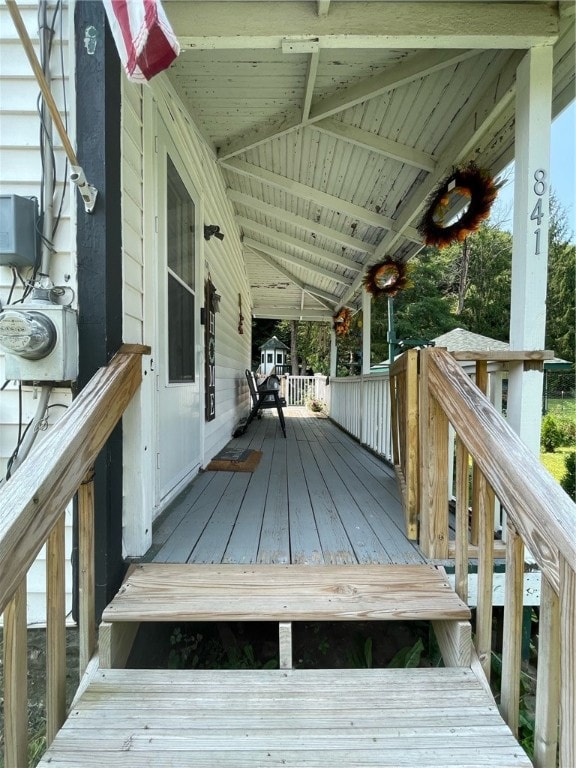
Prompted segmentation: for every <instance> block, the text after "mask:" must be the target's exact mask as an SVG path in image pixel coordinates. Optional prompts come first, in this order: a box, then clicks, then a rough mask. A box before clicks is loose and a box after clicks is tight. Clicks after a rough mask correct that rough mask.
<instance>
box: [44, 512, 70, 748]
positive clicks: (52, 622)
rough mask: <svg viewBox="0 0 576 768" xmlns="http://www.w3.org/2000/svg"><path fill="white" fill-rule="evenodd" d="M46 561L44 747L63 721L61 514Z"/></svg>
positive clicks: (63, 605) (63, 644) (63, 532)
mask: <svg viewBox="0 0 576 768" xmlns="http://www.w3.org/2000/svg"><path fill="white" fill-rule="evenodd" d="M46 552H47V559H46V576H47V578H46V597H47V606H46V608H47V610H46V617H47V620H46V745H47V746H49V745H50V744H51V743H52V741H53V740H54V737H55V736H56V734H57V733H58V730H59V729H60V727H61V726H62V725H63V723H64V720H65V719H66V578H65V572H64V563H65V518H64V513H62V514H61V515H60V518H59V520H58V522H57V523H56V525H55V526H54V528H53V529H52V532H51V533H50V536H49V537H48V545H47V550H46Z"/></svg>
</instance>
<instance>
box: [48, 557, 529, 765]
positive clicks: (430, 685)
mask: <svg viewBox="0 0 576 768" xmlns="http://www.w3.org/2000/svg"><path fill="white" fill-rule="evenodd" d="M469 618H470V611H469V609H468V607H467V606H466V605H465V604H464V603H462V602H461V600H460V599H459V598H458V596H457V595H456V594H455V593H454V591H453V590H452V588H451V587H450V585H449V583H448V581H447V580H446V577H445V574H444V572H443V571H442V570H441V569H437V568H435V567H433V566H431V565H377V566H373V565H358V566H298V565H287V566H282V565H250V566H241V565H175V564H169V565H166V564H154V563H150V564H144V565H138V566H134V567H132V568H131V570H130V571H129V573H128V575H127V578H126V580H125V582H124V584H123V586H122V588H121V589H120V591H119V593H118V595H117V596H116V597H115V598H114V600H113V601H112V602H111V604H110V605H109V606H108V607H107V608H106V610H105V612H104V615H103V622H102V625H101V628H100V650H99V653H100V657H99V667H98V668H97V669H96V670H95V671H94V672H93V674H92V675H91V679H90V680H89V682H87V684H86V686H85V688H84V690H83V693H82V694H81V695H80V696H79V697H78V698H77V700H76V702H75V703H74V705H73V707H72V709H71V711H70V714H69V717H68V720H67V721H66V723H65V724H64V726H63V728H62V729H61V730H60V732H59V733H58V734H57V736H56V738H55V740H54V742H53V743H52V745H51V746H50V747H49V749H48V750H47V752H46V754H45V756H44V757H43V759H42V761H41V762H40V766H43V767H44V768H48V767H50V768H60V767H62V768H63V767H64V766H66V767H67V768H71V767H72V766H84V767H89V766H99V767H101V766H106V767H107V768H108V766H110V767H111V768H112V767H113V766H122V767H123V768H130V767H132V766H134V768H136V767H137V768H142V766H174V767H176V766H178V767H180V766H190V767H194V768H199V767H200V766H202V767H205V768H216V767H219V766H222V767H225V766H234V768H245V767H246V768H247V767H248V766H251V767H253V766H289V767H292V768H295V767H296V766H299V767H303V766H306V768H312V767H316V768H321V767H322V768H328V766H329V767H330V768H334V766H343V767H344V768H359V767H360V766H413V767H414V768H416V767H417V768H426V766H430V767H432V766H437V767H438V768H440V766H441V767H442V768H447V767H448V766H454V768H456V766H457V767H458V768H464V767H471V766H478V767H479V766H498V768H505V767H506V766H530V765H531V763H530V761H529V759H528V758H527V756H526V754H525V753H524V752H523V750H522V749H521V747H520V746H519V744H518V742H517V741H516V739H515V738H514V736H513V735H512V733H511V732H510V730H509V728H508V727H507V726H506V724H505V723H504V721H503V720H502V718H501V717H500V714H499V712H498V709H497V706H496V704H495V702H494V699H493V698H492V696H491V694H490V691H489V688H488V687H487V683H486V680H485V679H483V677H482V674H481V672H479V671H478V667H479V665H478V664H475V663H474V661H473V659H474V654H473V651H472V644H471V631H470V623H469ZM410 619H419V620H422V619H424V620H430V621H432V622H433V625H434V629H435V632H436V636H437V638H438V642H439V645H440V648H441V651H442V654H443V658H444V662H445V665H446V666H445V667H444V668H426V669H315V670H304V669H301V670H300V669H292V632H291V629H292V622H293V621H323V620H325V621H354V620H362V621H369V620H378V621H383V620H404V621H405V620H410ZM147 621H155V622H156V621H171V622H173V621H177V622H178V621H181V622H186V621H203V622H204V621H271V622H278V625H279V648H280V669H277V670H158V669H155V670H141V669H124V668H123V667H124V665H125V662H126V660H127V658H128V654H129V652H130V648H131V646H132V643H133V639H134V637H135V634H136V631H137V629H138V626H139V624H140V623H141V622H147Z"/></svg>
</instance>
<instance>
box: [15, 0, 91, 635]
mask: <svg viewBox="0 0 576 768" xmlns="http://www.w3.org/2000/svg"><path fill="white" fill-rule="evenodd" d="M18 7H19V10H20V13H21V15H22V18H23V20H24V23H25V25H26V28H27V30H28V34H29V35H30V37H31V39H32V42H33V44H34V48H35V50H36V52H37V54H39V50H38V32H37V30H38V19H37V11H38V7H37V4H35V3H28V4H25V3H19V4H18ZM53 12H54V6H53V5H51V6H50V8H49V18H51V17H52V14H53ZM56 26H57V29H58V30H59V29H60V24H59V22H58V23H57V25H56ZM62 30H63V34H64V36H66V35H67V34H68V13H67V10H66V8H65V9H64V17H63V19H62ZM61 51H62V54H63V62H64V77H62V72H61V63H60V62H61V58H60V52H61ZM71 53H72V51H69V46H68V41H67V40H63V41H62V45H61V44H60V40H59V34H57V35H56V37H55V39H54V48H53V53H52V59H51V62H52V67H51V69H52V77H53V85H52V87H53V93H54V97H55V100H56V104H57V105H58V107H59V109H60V113H61V115H63V116H64V114H63V104H64V101H63V92H64V88H66V92H67V103H68V105H71V104H72V103H73V97H72V94H71V92H70V88H71V86H70V82H69V79H68V72H69V71H71V63H70V58H69V55H70V54H71ZM38 93H39V88H38V85H37V83H36V80H35V78H34V75H33V73H32V70H31V67H30V64H29V62H28V59H27V58H26V54H25V52H24V49H23V47H22V44H21V42H20V40H19V38H18V36H17V33H16V29H15V27H14V24H13V22H12V19H11V17H10V15H9V13H8V10H7V8H6V6H5V4H4V2H2V1H1V0H0V194H2V195H5V194H16V195H20V196H22V197H32V196H33V197H36V198H38V199H40V193H41V189H40V183H41V173H42V168H41V161H40V150H39V126H40V122H39V118H38V113H37V110H36V102H37V97H38ZM54 134H55V135H54V144H55V147H56V149H55V155H56V177H57V199H59V196H60V193H61V191H62V189H63V186H65V187H66V197H65V200H64V206H63V211H62V219H61V221H60V225H59V227H58V230H57V233H56V237H55V240H54V246H55V248H56V253H55V254H54V255H53V257H52V262H51V269H50V277H51V279H52V282H53V283H54V284H55V285H66V286H70V287H71V288H72V289H73V290H74V291H76V258H75V251H74V248H75V236H74V232H75V224H74V220H73V216H74V206H72V219H71V212H70V188H69V184H68V182H67V180H66V179H65V156H64V153H63V151H62V149H61V142H60V140H59V138H58V136H57V134H56V132H54ZM72 134H73V132H72V130H71V129H70V131H69V135H70V136H71V138H73V135H72ZM22 275H23V277H24V279H26V278H27V277H29V274H28V271H27V270H23V271H22ZM11 284H12V271H11V269H10V268H9V267H0V301H1V302H2V304H3V305H4V304H5V303H6V301H7V299H8V295H9V292H10V286H11ZM21 295H22V290H21V284H19V285H18V287H17V289H16V290H15V292H14V294H13V297H12V301H13V302H14V301H15V300H18V299H19V298H20V297H21ZM73 306H76V304H75V302H74V304H73ZM4 381H5V365H4V356H3V355H2V353H1V352H0V386H1V385H2V384H3V383H4ZM36 396H37V392H35V391H34V390H33V388H32V387H23V398H22V424H23V426H24V427H25V425H26V424H28V422H29V421H30V420H31V419H32V417H33V416H34V415H35V412H36V405H37V399H36ZM70 401H71V394H70V391H69V390H68V389H55V390H54V391H53V392H52V395H51V398H50V405H57V404H59V405H61V406H66V405H67V404H69V403H70ZM63 412H64V407H53V408H50V410H49V415H50V417H49V427H48V428H50V425H51V424H53V423H54V422H55V421H57V419H58V417H59V416H61V415H62V413H63ZM18 431H19V396H18V386H17V384H15V383H14V382H10V383H9V384H8V385H7V386H6V388H5V389H4V390H3V391H2V392H0V477H2V478H3V477H4V476H5V474H6V466H7V462H8V459H9V457H10V455H11V454H12V452H13V450H14V448H15V447H16V444H17V441H18ZM43 434H45V433H42V432H41V433H40V434H39V437H38V442H41V440H42V435H43ZM19 472H22V473H24V472H26V467H25V465H23V466H22V467H21V469H20V470H19ZM14 482H18V476H17V475H15V477H14ZM0 514H1V510H0ZM71 539H72V513H71V510H70V509H68V510H66V552H67V564H68V565H67V570H66V585H67V586H66V589H67V591H66V606H67V610H68V611H70V608H71V602H72V596H71V585H72V578H71V567H70V551H71ZM45 562H46V560H45V552H44V549H43V550H42V551H41V552H40V554H39V556H38V558H37V560H36V562H35V563H34V564H33V566H32V568H31V570H30V572H29V575H28V623H29V624H43V623H44V622H45V604H46V595H45V583H46V576H45Z"/></svg>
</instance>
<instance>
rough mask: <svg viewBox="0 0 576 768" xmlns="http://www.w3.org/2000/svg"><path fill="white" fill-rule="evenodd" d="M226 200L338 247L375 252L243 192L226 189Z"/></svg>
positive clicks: (338, 233)
mask: <svg viewBox="0 0 576 768" xmlns="http://www.w3.org/2000/svg"><path fill="white" fill-rule="evenodd" d="M226 194H227V196H228V199H229V200H230V201H231V202H233V203H238V204H239V205H244V206H245V207H246V208H251V209H252V210H254V211H258V212H259V213H263V214H264V215H265V216H270V217H271V218H273V219H278V220H279V221H284V222H286V224H292V225H293V226H295V227H299V228H300V229H303V230H305V231H306V232H311V233H312V234H315V235H322V236H323V237H326V238H328V239H329V240H334V241H335V242H337V243H340V245H343V246H345V247H346V248H352V249H353V250H355V251H361V252H363V253H369V254H372V253H374V251H375V250H376V246H375V245H372V244H371V243H365V242H364V241H362V240H359V239H358V238H356V237H352V236H351V235H346V234H345V233H344V232H338V230H336V229H331V228H330V227H325V226H323V225H322V224H318V223H317V222H315V221H312V220H311V219H306V218H304V216H297V215H296V214H295V213H291V212H290V211H287V210H286V209H285V208H277V207H276V206H275V205H269V204H268V203H265V202H263V201H262V200H258V198H256V197H251V196H250V195H246V194H244V193H243V192H238V191H237V190H235V189H231V188H228V189H227V190H226Z"/></svg>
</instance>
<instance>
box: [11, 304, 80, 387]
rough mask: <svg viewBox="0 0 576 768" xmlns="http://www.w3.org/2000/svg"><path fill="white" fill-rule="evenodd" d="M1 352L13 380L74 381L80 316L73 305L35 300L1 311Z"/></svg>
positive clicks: (76, 374)
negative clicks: (3, 354) (67, 305)
mask: <svg viewBox="0 0 576 768" xmlns="http://www.w3.org/2000/svg"><path fill="white" fill-rule="evenodd" d="M0 352H4V353H5V361H4V363H5V366H4V367H5V377H6V378H7V379H9V380H10V381H52V382H55V381H74V380H75V379H76V378H77V376H78V317H77V314H76V311H75V310H73V309H72V308H71V307H66V306H62V305H59V304H50V303H49V302H43V301H36V302H30V304H22V305H18V307H16V306H11V307H6V308H5V309H4V311H3V312H0Z"/></svg>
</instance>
